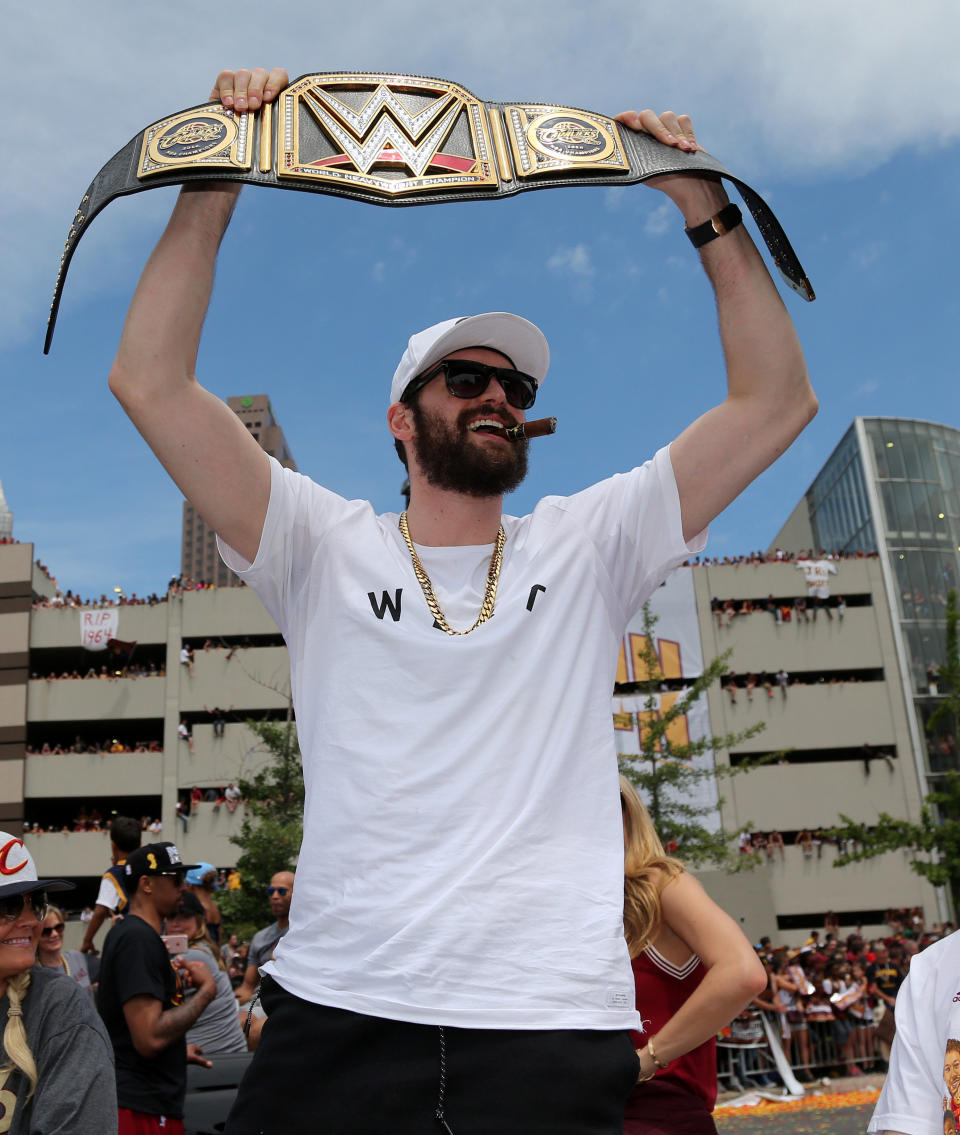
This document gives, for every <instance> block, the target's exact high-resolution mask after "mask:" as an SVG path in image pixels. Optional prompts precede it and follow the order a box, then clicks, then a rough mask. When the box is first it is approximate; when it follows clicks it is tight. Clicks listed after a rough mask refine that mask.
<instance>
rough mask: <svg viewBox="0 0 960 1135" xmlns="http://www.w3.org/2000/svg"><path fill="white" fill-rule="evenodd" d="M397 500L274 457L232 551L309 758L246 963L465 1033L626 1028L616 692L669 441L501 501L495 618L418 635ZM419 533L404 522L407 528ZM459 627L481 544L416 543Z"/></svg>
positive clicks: (633, 1024)
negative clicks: (635, 459) (272, 908)
mask: <svg viewBox="0 0 960 1135" xmlns="http://www.w3.org/2000/svg"><path fill="white" fill-rule="evenodd" d="M397 519H398V518H397V516H396V515H395V514H392V513H388V514H385V515H382V516H377V515H376V514H375V513H374V512H373V509H372V507H371V506H370V504H369V503H367V502H365V501H347V500H344V499H343V498H342V497H339V496H337V495H336V494H334V493H331V492H329V491H328V490H326V489H323V488H321V487H320V486H319V485H317V484H315V483H314V482H313V481H311V480H309V479H308V478H307V477H304V476H301V475H300V474H298V473H295V472H292V471H291V470H289V469H283V468H282V467H281V466H280V465H279V464H278V463H277V462H276V461H274V460H272V459H271V493H270V503H269V506H268V510H267V517H266V521H265V524H264V530H263V535H262V538H261V542H260V548H259V550H258V552H257V555H256V558H255V560H254V561H253V563H252V564H250V563H248V562H247V561H246V560H245V559H244V558H243V557H242V556H240V555H239V553H237V552H236V551H234V550H233V549H231V548H229V547H226V546H224V545H223V544H221V554H222V555H223V558H224V561H225V562H226V564H227V565H228V566H229V567H230V568H232V569H233V570H234V571H236V572H237V573H238V574H239V575H240V576H241V577H242V578H243V579H244V580H245V581H246V582H247V583H249V584H250V585H251V586H252V587H253V588H254V590H255V591H256V592H257V594H258V595H259V596H260V598H261V600H262V601H263V603H264V605H265V606H266V608H267V610H268V611H269V612H270V614H271V615H272V616H273V618H274V619H275V620H276V622H277V624H278V626H279V627H280V629H281V631H282V632H283V635H284V638H285V640H286V643H287V647H288V649H289V653H290V663H291V680H292V689H293V698H294V705H295V708H296V716H297V729H298V733H299V738H300V746H301V751H302V753H303V754H304V782H305V787H306V802H305V811H304V839H303V845H302V848H301V853H300V858H299V863H298V866H297V882H296V888H295V890H294V895H293V905H292V908H291V911H290V930H289V933H288V934H287V936H286V937H285V938H284V939H283V941H282V942H281V943H280V944H279V946H278V948H277V951H276V956H275V958H274V960H272V961H271V962H269V963H268V964H267V965H266V966H265V967H264V972H267V973H269V974H271V975H272V976H273V977H274V978H275V979H276V980H277V981H278V982H279V983H280V984H281V985H282V986H283V987H284V988H285V989H287V990H289V991H290V992H291V993H293V994H295V995H296V996H298V997H301V998H304V999H306V1000H309V1001H313V1002H316V1003H318V1004H324V1005H329V1006H333V1007H336V1008H342V1009H350V1010H354V1011H357V1012H361V1013H366V1014H370V1015H374V1016H381V1017H387V1018H392V1019H395V1020H406V1021H414V1022H420V1023H427V1024H439V1025H444V1024H445V1025H452V1026H463V1027H480V1028H543V1029H552V1028H600V1029H620V1028H638V1027H639V1016H638V1014H637V1012H636V1010H635V1008H634V992H633V977H632V971H631V968H630V959H629V956H628V953H627V948H626V944H625V942H624V938H623V925H622V911H623V840H622V829H621V819H620V806H619V789H618V781H617V762H616V751H615V746H614V737H613V721H612V715H611V712H610V694H611V690H612V689H613V683H614V678H615V672H616V663H617V653H618V649H619V644H620V639H621V636H622V634H623V631H624V628H625V626H626V623H627V621H628V620H629V618H630V616H631V615H632V614H633V613H634V612H635V611H637V609H638V608H639V607H640V606H641V605H642V603H643V602H644V600H645V599H646V598H647V597H648V596H649V595H650V594H651V592H652V591H653V590H654V589H655V588H656V587H657V586H658V585H659V584H660V583H661V581H662V580H663V578H664V577H665V576H666V574H667V572H668V571H669V569H670V568H671V567H673V566H674V565H676V564H678V563H679V562H681V561H682V560H684V559H685V558H686V557H687V556H688V555H690V554H691V552H697V551H699V550H700V549H701V548H702V547H703V546H704V543H705V539H703V538H700V537H698V539H697V540H696V541H694V543H693V544H692V545H690V546H688V545H686V544H685V543H684V541H683V536H682V530H681V520H680V502H679V496H678V493H677V487H676V482H675V480H674V476H673V469H672V466H671V464H670V458H669V453H668V451H667V450H666V449H663V450H661V451H660V452H659V453H658V454H657V456H656V457H655V458H654V460H653V461H651V462H647V463H646V464H645V465H644V466H642V467H640V468H638V469H634V470H633V471H632V472H630V473H625V474H619V475H617V476H615V477H612V478H610V479H609V480H607V481H604V482H601V483H600V484H598V485H595V486H593V487H592V488H590V489H587V490H585V491H584V492H582V493H578V494H576V495H575V496H572V497H566V498H562V497H548V498H545V499H544V500H542V501H541V502H540V503H539V504H538V505H537V507H536V508H535V509H534V511H533V512H532V513H531V514H530V515H528V516H525V517H514V516H504V517H503V526H504V529H505V531H506V536H507V541H506V547H505V549H504V554H503V566H502V571H501V575H500V584H499V590H498V593H497V600H496V609H495V612H494V615H493V617H492V618H491V619H490V620H489V621H488V622H486V623H484V624H483V625H482V626H480V627H478V628H477V629H476V630H474V631H473V632H472V633H470V634H467V635H461V636H457V637H451V636H449V635H447V634H445V633H444V632H443V631H441V630H440V629H438V628H437V627H435V626H434V625H433V616H432V615H431V614H430V612H429V610H428V608H427V605H426V602H425V600H424V597H423V593H422V591H421V589H420V585H419V584H418V582H417V578H416V576H415V575H414V572H413V566H412V563H411V558H410V554H409V551H408V550H407V547H406V545H405V544H404V541H403V538H402V536H401V535H400V532H399V530H398V527H397ZM414 535H415V534H414ZM417 551H418V555H419V556H420V559H421V561H422V563H423V565H424V568H425V569H426V571H427V573H428V574H429V576H430V578H431V580H432V582H433V586H434V590H435V593H436V595H437V599H438V601H439V603H440V606H441V609H442V610H443V612H444V614H445V616H446V618H447V621H448V623H449V624H450V625H451V626H453V627H455V628H458V629H460V628H466V627H468V626H470V625H471V624H472V623H473V621H474V619H475V618H476V617H477V613H478V612H479V610H480V605H481V602H482V599H483V594H484V588H485V584H486V576H487V569H488V566H489V562H490V556H491V552H492V545H486V546H482V547H420V546H418V548H417Z"/></svg>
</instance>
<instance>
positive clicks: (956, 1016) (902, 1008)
mask: <svg viewBox="0 0 960 1135" xmlns="http://www.w3.org/2000/svg"><path fill="white" fill-rule="evenodd" d="M896 1021H897V1031H896V1035H895V1036H894V1038H893V1046H892V1048H891V1051H890V1070H889V1072H888V1073H887V1078H886V1081H885V1082H884V1085H883V1091H882V1092H881V1093H880V1099H879V1100H878V1101H877V1106H876V1109H875V1110H874V1113H873V1117H872V1119H871V1120H870V1124H869V1126H868V1127H867V1131H868V1132H882V1131H901V1132H903V1133H904V1135H943V1133H944V1131H945V1130H946V1129H947V1124H945V1123H944V1112H950V1113H951V1115H952V1116H953V1118H954V1123H955V1127H956V1129H958V1130H960V934H957V933H953V934H951V935H950V936H949V937H947V938H944V939H943V941H941V942H935V943H934V944H933V945H932V946H928V947H927V949H925V950H924V951H923V952H922V953H920V954H916V955H915V956H914V958H913V960H912V961H911V963H910V972H909V973H908V974H907V978H906V980H905V981H904V983H903V985H901V986H900V990H899V992H898V993H897V1007H896Z"/></svg>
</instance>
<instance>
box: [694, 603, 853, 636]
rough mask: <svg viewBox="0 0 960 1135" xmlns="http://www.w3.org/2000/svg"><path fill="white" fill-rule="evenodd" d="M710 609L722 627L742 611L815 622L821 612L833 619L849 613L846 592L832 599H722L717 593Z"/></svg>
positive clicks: (780, 620) (788, 620)
mask: <svg viewBox="0 0 960 1135" xmlns="http://www.w3.org/2000/svg"><path fill="white" fill-rule="evenodd" d="M710 610H711V611H712V612H713V616H714V618H715V619H716V620H717V626H718V627H719V628H720V629H721V630H722V629H723V628H724V627H729V626H730V624H731V623H732V622H733V620H734V619H735V618H736V617H737V616H738V615H756V614H766V615H770V616H771V618H772V619H773V621H774V622H775V623H777V624H782V623H791V622H792V623H796V624H797V625H798V626H799V625H800V624H801V623H815V622H816V621H817V616H818V614H820V613H821V612H822V613H823V614H824V615H825V616H826V618H827V619H828V620H831V621H832V620H833V617H834V615H835V614H836V616H837V618H838V619H839V620H840V622H843V617H844V615H846V613H847V601H846V600H845V599H844V597H843V596H842V595H835V596H833V597H831V598H830V599H824V598H820V597H818V596H806V597H802V596H798V597H796V598H792V599H791V598H787V599H775V598H774V596H773V595H768V596H767V597H766V599H719V598H717V596H714V597H713V598H712V599H711V600H710Z"/></svg>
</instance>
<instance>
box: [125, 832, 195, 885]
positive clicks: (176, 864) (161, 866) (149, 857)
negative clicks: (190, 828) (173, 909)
mask: <svg viewBox="0 0 960 1135" xmlns="http://www.w3.org/2000/svg"><path fill="white" fill-rule="evenodd" d="M196 866H197V864H196V863H184V862H183V860H182V859H181V858H180V852H179V851H178V850H177V847H176V844H173V843H169V842H166V841H165V842H163V843H145V844H143V846H142V847H138V848H137V850H136V851H131V852H130V854H129V855H128V856H127V862H126V863H125V864H124V867H123V886H124V889H125V890H126V891H127V892H128V893H129V894H132V893H133V892H134V891H135V890H136V889H137V883H139V882H140V879H141V878H142V877H143V876H144V875H179V876H180V877H181V879H182V878H185V877H186V873H187V872H188V871H192V870H194V868H195V867H196Z"/></svg>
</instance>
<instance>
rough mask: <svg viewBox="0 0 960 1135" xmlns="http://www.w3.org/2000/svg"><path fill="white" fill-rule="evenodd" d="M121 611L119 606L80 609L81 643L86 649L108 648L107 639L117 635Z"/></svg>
mask: <svg viewBox="0 0 960 1135" xmlns="http://www.w3.org/2000/svg"><path fill="white" fill-rule="evenodd" d="M119 621H120V611H119V608H117V607H103V608H101V609H99V610H93V611H88V610H81V611H80V645H81V646H82V647H83V649H84V650H106V649H107V640H108V639H111V638H116V637H117V625H118V623H119Z"/></svg>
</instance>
